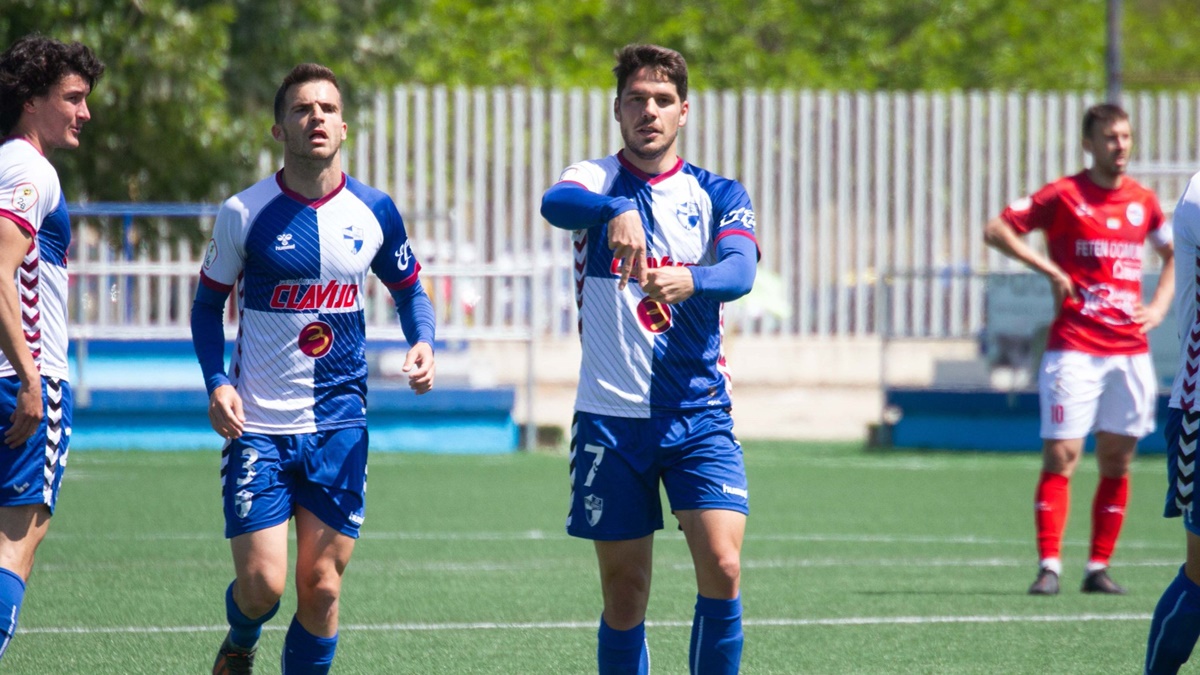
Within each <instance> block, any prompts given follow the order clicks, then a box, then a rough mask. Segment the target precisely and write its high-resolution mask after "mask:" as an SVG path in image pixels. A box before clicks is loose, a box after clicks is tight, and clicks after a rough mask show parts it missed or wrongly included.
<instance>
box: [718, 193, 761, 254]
mask: <svg viewBox="0 0 1200 675" xmlns="http://www.w3.org/2000/svg"><path fill="white" fill-rule="evenodd" d="M712 200H713V223H714V224H715V226H716V233H715V234H714V235H713V243H714V244H716V243H718V242H720V241H721V240H722V239H724V238H725V237H731V236H738V237H749V238H750V241H753V242H754V246H755V248H756V249H757V248H758V237H757V236H755V233H754V226H755V216H754V206H753V205H752V204H751V203H750V195H748V194H746V188H744V187H742V184H741V183H739V182H737V181H735V180H731V181H726V182H725V184H724V185H722V186H721V187H720V188H718V189H717V190H714V191H713V193H712ZM758 257H759V258H761V257H762V252H761V251H759V252H758Z"/></svg>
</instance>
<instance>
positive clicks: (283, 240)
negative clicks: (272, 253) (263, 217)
mask: <svg viewBox="0 0 1200 675" xmlns="http://www.w3.org/2000/svg"><path fill="white" fill-rule="evenodd" d="M275 241H277V242H279V245H277V246H276V247H275V250H276V251H291V250H292V249H294V248H296V245H295V244H293V243H292V235H290V234H288V233H287V232H284V233H283V234H279V235H276V236H275Z"/></svg>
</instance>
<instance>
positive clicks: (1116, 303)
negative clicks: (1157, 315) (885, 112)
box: [1001, 171, 1171, 439]
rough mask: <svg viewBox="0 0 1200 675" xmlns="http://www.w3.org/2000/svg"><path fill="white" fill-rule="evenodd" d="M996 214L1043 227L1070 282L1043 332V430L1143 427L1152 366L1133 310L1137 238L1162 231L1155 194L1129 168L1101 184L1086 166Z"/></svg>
mask: <svg viewBox="0 0 1200 675" xmlns="http://www.w3.org/2000/svg"><path fill="white" fill-rule="evenodd" d="M1001 218H1003V219H1004V220H1005V221H1006V222H1007V223H1008V224H1009V225H1011V226H1012V228H1013V229H1014V230H1016V231H1017V232H1018V233H1020V234H1028V233H1029V232H1031V231H1033V230H1035V229H1041V230H1043V231H1044V232H1045V234H1046V242H1047V248H1048V250H1049V255H1050V259H1051V260H1052V261H1053V262H1054V264H1055V265H1058V266H1059V267H1060V268H1061V269H1062V270H1063V271H1064V272H1066V273H1067V275H1068V276H1070V277H1071V281H1072V282H1073V283H1074V284H1075V288H1076V295H1077V297H1075V298H1067V299H1066V300H1065V301H1064V302H1063V305H1062V307H1061V308H1060V309H1059V313H1058V317H1057V318H1056V319H1055V321H1054V323H1053V324H1052V325H1051V326H1050V334H1049V336H1048V338H1047V340H1046V353H1045V355H1044V357H1043V359H1042V370H1041V373H1040V374H1039V376H1038V390H1039V393H1040V397H1039V398H1040V401H1041V413H1042V414H1041V417H1042V438H1060V439H1069V438H1083V437H1084V436H1087V435H1088V434H1089V433H1090V432H1092V431H1108V432H1111V433H1115V434H1121V435H1125V436H1135V437H1142V436H1145V435H1146V434H1148V433H1150V432H1152V431H1153V430H1154V405H1155V396H1156V392H1157V387H1156V382H1155V375H1154V368H1153V366H1152V364H1151V362H1150V355H1149V351H1150V347H1149V342H1148V341H1147V339H1146V336H1145V334H1143V333H1142V332H1141V330H1140V328H1141V326H1140V325H1139V324H1137V323H1135V322H1134V320H1133V313H1134V309H1135V308H1136V307H1137V306H1138V305H1140V304H1141V301H1142V253H1143V249H1144V244H1145V241H1146V240H1147V239H1150V240H1151V241H1152V242H1154V243H1155V244H1156V245H1165V244H1167V243H1169V242H1170V241H1171V232H1170V227H1169V226H1168V225H1166V224H1165V219H1164V218H1163V213H1162V208H1161V207H1160V206H1159V204H1158V198H1157V197H1155V195H1154V193H1153V192H1151V191H1150V190H1148V189H1146V188H1145V187H1143V186H1141V185H1140V184H1138V183H1137V182H1136V181H1134V180H1133V179H1131V178H1129V177H1125V178H1123V179H1122V181H1121V187H1119V188H1117V189H1115V190H1110V189H1107V188H1103V187H1100V186H1099V185H1096V184H1095V183H1093V182H1092V181H1091V179H1089V178H1088V176H1087V172H1086V171H1085V172H1080V173H1078V174H1075V175H1073V176H1066V177H1064V178H1060V179H1059V180H1056V181H1054V182H1053V183H1050V184H1049V185H1046V186H1045V187H1043V188H1042V189H1041V190H1038V191H1037V192H1036V193H1034V194H1033V195H1032V196H1030V197H1026V198H1023V199H1019V200H1017V201H1016V202H1014V203H1012V204H1011V205H1009V207H1008V208H1006V209H1005V210H1004V212H1003V213H1002V214H1001ZM1098 421H1099V424H1100V426H1097V422H1098Z"/></svg>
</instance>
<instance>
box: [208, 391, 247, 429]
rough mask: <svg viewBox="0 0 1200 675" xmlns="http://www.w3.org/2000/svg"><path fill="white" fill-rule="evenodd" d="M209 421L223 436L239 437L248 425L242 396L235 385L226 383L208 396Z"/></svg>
mask: <svg viewBox="0 0 1200 675" xmlns="http://www.w3.org/2000/svg"><path fill="white" fill-rule="evenodd" d="M208 422H209V424H211V425H212V428H213V431H215V432H217V433H218V434H221V437H222V438H237V437H239V436H241V435H242V431H243V430H245V427H246V414H245V412H243V410H242V397H241V395H239V394H238V393H237V389H234V388H233V386H231V385H228V384H225V385H221V386H220V387H217V388H216V389H214V390H213V393H212V396H210V397H208Z"/></svg>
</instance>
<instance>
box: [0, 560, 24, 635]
mask: <svg viewBox="0 0 1200 675" xmlns="http://www.w3.org/2000/svg"><path fill="white" fill-rule="evenodd" d="M23 599H25V582H24V581H22V580H21V577H19V576H17V573H16V572H12V571H9V570H6V569H4V568H3V567H0V657H3V656H4V652H5V651H6V650H7V649H8V643H9V642H11V641H12V638H13V633H16V632H17V615H18V614H20V613H21V600H23Z"/></svg>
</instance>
